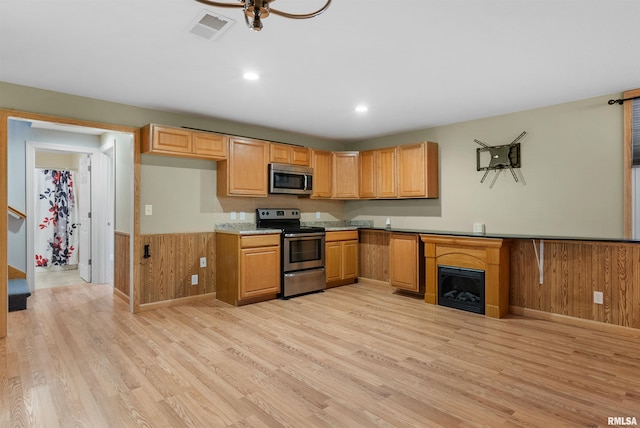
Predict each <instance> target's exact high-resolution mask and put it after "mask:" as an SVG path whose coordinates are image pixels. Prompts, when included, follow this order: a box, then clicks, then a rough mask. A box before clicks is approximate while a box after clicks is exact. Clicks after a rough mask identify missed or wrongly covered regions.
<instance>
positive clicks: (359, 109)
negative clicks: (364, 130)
mask: <svg viewBox="0 0 640 428" xmlns="http://www.w3.org/2000/svg"><path fill="white" fill-rule="evenodd" d="M356 111H357V112H358V113H366V112H368V111H369V107H367V106H365V105H359V106H357V107H356Z"/></svg>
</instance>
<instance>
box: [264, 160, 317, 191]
mask: <svg viewBox="0 0 640 428" xmlns="http://www.w3.org/2000/svg"><path fill="white" fill-rule="evenodd" d="M312 192H313V168H311V167H308V166H301V165H287V164H282V163H271V164H269V193H283V194H287V195H310V194H311V193H312Z"/></svg>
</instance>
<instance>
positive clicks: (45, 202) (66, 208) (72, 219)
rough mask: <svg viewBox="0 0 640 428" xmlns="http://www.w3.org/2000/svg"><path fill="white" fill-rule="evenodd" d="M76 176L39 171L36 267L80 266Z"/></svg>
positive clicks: (50, 170) (35, 241)
mask: <svg viewBox="0 0 640 428" xmlns="http://www.w3.org/2000/svg"><path fill="white" fill-rule="evenodd" d="M73 180H74V173H73V172H72V171H66V170H55V169H36V185H37V188H36V191H37V193H36V195H37V200H36V210H35V212H36V231H35V240H34V249H35V256H36V260H35V263H36V267H49V266H71V265H77V264H78V252H77V251H76V249H77V248H78V234H77V233H76V230H77V224H76V219H77V217H78V214H77V206H76V194H75V189H74V186H73Z"/></svg>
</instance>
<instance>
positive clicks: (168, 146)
mask: <svg viewBox="0 0 640 428" xmlns="http://www.w3.org/2000/svg"><path fill="white" fill-rule="evenodd" d="M151 147H152V151H156V152H167V153H180V154H185V153H186V154H189V153H191V150H192V141H191V131H187V130H185V129H180V128H170V127H165V126H156V125H152V132H151Z"/></svg>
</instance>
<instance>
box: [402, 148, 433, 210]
mask: <svg viewBox="0 0 640 428" xmlns="http://www.w3.org/2000/svg"><path fill="white" fill-rule="evenodd" d="M398 196H399V197H401V198H403V197H409V198H411V197H414V198H437V197H438V145H437V144H436V143H427V142H422V143H418V144H407V145H404V146H398Z"/></svg>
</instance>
